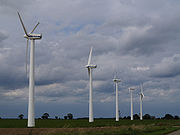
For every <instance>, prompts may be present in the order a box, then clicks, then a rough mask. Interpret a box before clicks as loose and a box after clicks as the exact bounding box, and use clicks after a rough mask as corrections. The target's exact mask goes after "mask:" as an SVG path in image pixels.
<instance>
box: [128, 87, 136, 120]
mask: <svg viewBox="0 0 180 135" xmlns="http://www.w3.org/2000/svg"><path fill="white" fill-rule="evenodd" d="M133 90H135V88H129V92H130V96H131V97H130V98H131V120H133V95H132V92H133Z"/></svg>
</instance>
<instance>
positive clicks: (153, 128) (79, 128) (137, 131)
mask: <svg viewBox="0 0 180 135" xmlns="http://www.w3.org/2000/svg"><path fill="white" fill-rule="evenodd" d="M26 127H27V119H24V120H18V119H0V135H164V134H167V133H170V132H172V131H175V130H178V129H180V120H143V121H140V120H133V121H131V120H120V121H119V122H115V120H114V119H95V122H94V123H89V122H88V119H77V120H76V119H75V120H55V119H47V120H42V119H37V120H36V127H35V128H26Z"/></svg>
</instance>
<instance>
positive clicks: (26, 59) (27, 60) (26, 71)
mask: <svg viewBox="0 0 180 135" xmlns="http://www.w3.org/2000/svg"><path fill="white" fill-rule="evenodd" d="M28 48H29V39H27V46H26V76H27V78H28V72H27V61H28V60H27V59H28Z"/></svg>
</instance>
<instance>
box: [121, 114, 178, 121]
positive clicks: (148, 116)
mask: <svg viewBox="0 0 180 135" xmlns="http://www.w3.org/2000/svg"><path fill="white" fill-rule="evenodd" d="M133 118H134V119H135V120H138V119H140V117H139V115H138V114H134V115H133ZM121 119H131V117H130V116H127V117H126V116H125V117H123V118H121ZM143 119H145V120H155V119H166V120H170V119H175V120H178V119H180V118H179V116H177V115H175V116H172V115H171V114H165V115H164V117H160V118H156V117H155V116H151V115H150V114H145V115H144V116H143Z"/></svg>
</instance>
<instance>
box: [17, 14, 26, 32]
mask: <svg viewBox="0 0 180 135" xmlns="http://www.w3.org/2000/svg"><path fill="white" fill-rule="evenodd" d="M17 13H18V16H19V19H20V22H21V24H22V27H23V29H24V32H25V34H26V35H28V33H27V31H26V28H25V26H24V23H23V21H22V19H21V16H20V14H19V12H17Z"/></svg>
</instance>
